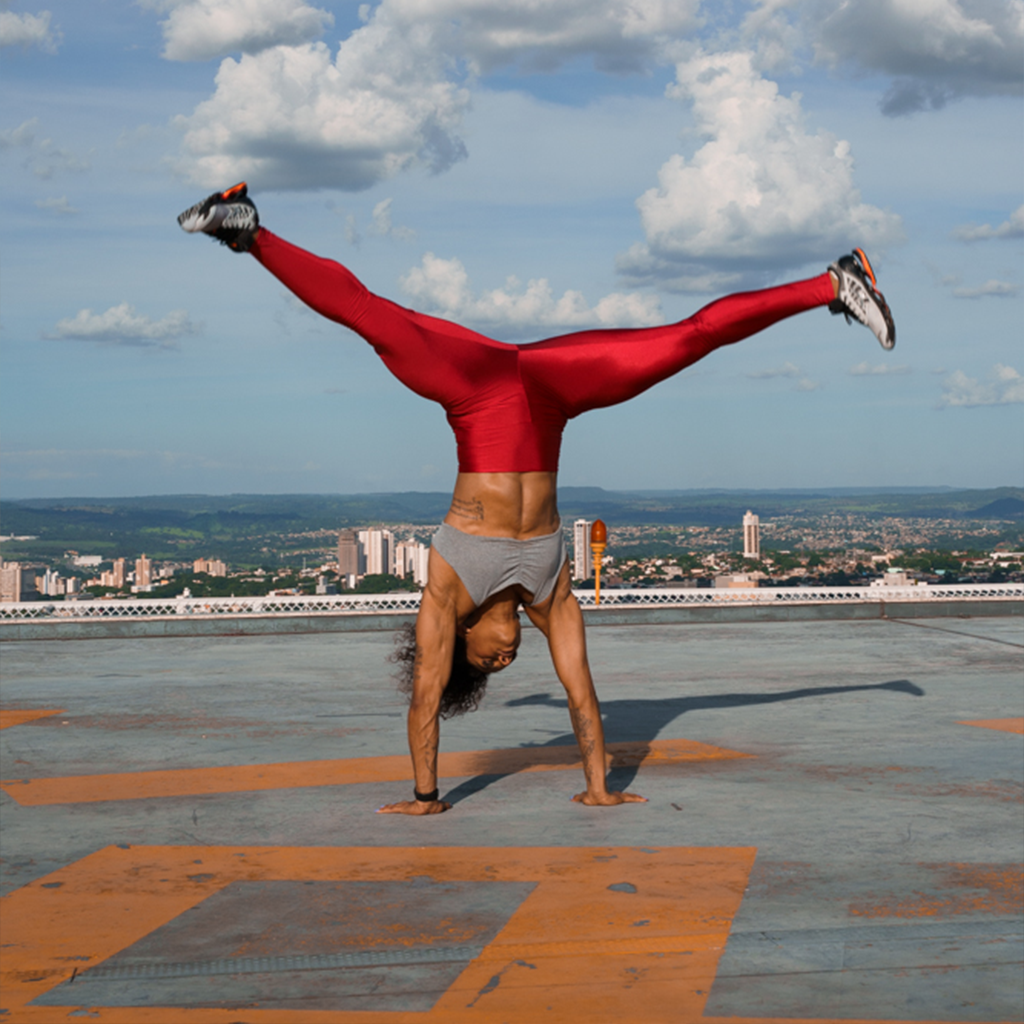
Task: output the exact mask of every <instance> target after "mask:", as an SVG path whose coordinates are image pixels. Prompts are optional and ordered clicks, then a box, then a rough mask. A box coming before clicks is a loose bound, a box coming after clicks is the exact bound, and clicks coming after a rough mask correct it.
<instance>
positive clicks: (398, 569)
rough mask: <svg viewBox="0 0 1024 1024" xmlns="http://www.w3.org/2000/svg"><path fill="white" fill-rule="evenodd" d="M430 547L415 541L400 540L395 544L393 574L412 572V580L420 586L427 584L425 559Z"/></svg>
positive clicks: (406, 574)
mask: <svg viewBox="0 0 1024 1024" xmlns="http://www.w3.org/2000/svg"><path fill="white" fill-rule="evenodd" d="M429 557H430V548H428V547H427V546H426V545H425V544H420V543H418V542H416V541H402V542H401V543H399V544H396V545H395V575H396V576H403V577H404V576H408V575H410V574H412V578H413V581H414V582H415V583H416V584H417V585H418V586H421V587H425V586H426V585H427V560H428V558H429Z"/></svg>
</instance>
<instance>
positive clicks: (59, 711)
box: [0, 708, 64, 729]
mask: <svg viewBox="0 0 1024 1024" xmlns="http://www.w3.org/2000/svg"><path fill="white" fill-rule="evenodd" d="M63 714H64V709H63V708H54V709H53V710H49V709H45V710H43V709H40V708H35V709H31V708H25V709H22V708H13V709H7V710H4V709H0V729H10V727H11V726H12V725H24V724H25V723H26V722H34V721H36V719H38V718H49V717H50V716H51V715H63Z"/></svg>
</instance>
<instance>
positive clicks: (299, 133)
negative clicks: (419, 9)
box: [177, 25, 469, 190]
mask: <svg viewBox="0 0 1024 1024" xmlns="http://www.w3.org/2000/svg"><path fill="white" fill-rule="evenodd" d="M443 64H444V61H443V59H442V56H441V54H439V53H438V52H437V51H436V50H435V49H434V48H433V47H431V46H430V45H429V39H426V40H425V39H423V38H421V37H420V36H418V35H417V34H415V33H413V34H412V35H411V36H410V37H407V38H405V39H401V38H398V37H397V36H395V35H394V34H393V33H389V32H387V31H384V30H382V29H375V27H374V25H369V26H366V27H365V28H364V29H361V30H359V31H358V32H356V33H354V34H353V35H352V36H351V37H350V38H349V39H348V40H347V41H346V42H345V43H343V44H342V46H341V48H340V49H339V51H338V54H337V57H336V59H334V60H332V58H331V53H330V50H329V49H328V48H327V46H326V45H324V44H323V43H314V44H308V45H305V46H296V47H284V46H279V47H275V48H274V49H271V50H265V51H263V52H262V53H258V54H256V55H255V56H243V57H242V58H241V59H240V60H239V61H234V60H232V59H230V58H229V59H227V60H225V61H223V62H222V64H221V66H220V70H219V71H218V72H217V90H216V92H215V93H214V95H213V96H212V97H211V98H210V99H208V100H206V101H205V102H204V103H201V104H200V105H199V106H198V107H197V108H196V109H195V111H194V112H193V114H192V115H191V116H190V117H181V118H178V119H177V121H178V124H179V126H180V127H181V128H183V129H184V131H185V138H184V148H185V151H186V153H187V156H186V158H185V159H184V160H183V161H181V163H180V165H179V168H180V170H181V171H182V172H183V173H185V174H186V175H187V176H188V177H189V178H191V179H192V180H193V181H195V182H197V183H199V184H202V185H203V186H204V187H216V186H217V184H223V183H224V182H225V181H238V180H240V179H243V178H244V179H246V180H247V181H249V182H250V184H252V185H253V186H254V187H255V188H257V189H261V188H262V189H267V188H278V189H316V188H338V189H348V190H358V189H363V188H368V187H369V186H371V185H373V184H374V183H375V182H378V181H381V180H383V179H386V178H389V177H391V176H392V175H393V174H395V173H397V172H398V171H400V170H403V169H405V168H408V167H411V166H413V165H415V164H421V165H426V166H428V167H430V168H431V169H433V170H434V171H441V170H444V169H446V168H447V167H449V166H451V164H452V163H454V162H455V161H456V160H459V159H461V158H462V157H464V156H465V148H464V146H463V144H462V142H461V140H460V139H459V138H458V136H457V135H456V134H455V132H456V129H457V127H458V125H459V122H460V119H461V116H462V113H463V111H464V110H465V108H466V106H467V104H468V102H469V95H468V93H467V92H466V91H465V90H464V89H461V88H458V87H457V86H455V85H454V84H452V83H450V82H448V81H446V80H445V78H444V67H443Z"/></svg>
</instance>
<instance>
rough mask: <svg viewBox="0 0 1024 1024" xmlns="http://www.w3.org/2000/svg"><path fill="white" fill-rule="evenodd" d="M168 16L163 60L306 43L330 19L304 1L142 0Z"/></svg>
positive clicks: (206, 57)
mask: <svg viewBox="0 0 1024 1024" xmlns="http://www.w3.org/2000/svg"><path fill="white" fill-rule="evenodd" d="M146 5H147V6H149V7H155V8H157V9H159V10H164V11H167V12H168V16H167V20H166V21H164V22H162V23H161V25H160V27H161V29H162V30H163V34H164V40H165V42H166V45H165V47H164V53H163V55H164V57H166V58H167V59H168V60H185V61H187V60H210V59H212V58H214V57H222V56H224V55H225V54H228V53H239V52H241V53H259V52H260V51H261V50H266V49H269V48H270V47H272V46H294V45H297V44H300V43H307V42H310V41H312V40H314V39H316V38H317V37H319V36H320V35H322V34H323V32H324V30H325V29H327V28H328V27H329V26H331V25H333V24H334V15H333V14H331V13H329V12H328V11H324V10H321V9H320V8H318V7H312V6H310V5H309V4H307V3H306V2H305V0H146Z"/></svg>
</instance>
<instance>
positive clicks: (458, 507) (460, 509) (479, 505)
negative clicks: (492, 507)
mask: <svg viewBox="0 0 1024 1024" xmlns="http://www.w3.org/2000/svg"><path fill="white" fill-rule="evenodd" d="M451 513H452V515H455V516H462V518H463V519H475V520H476V521H478V522H483V518H484V503H483V502H482V501H481V500H480V499H479V498H471V499H470V500H469V501H464V500H463V499H462V498H452V507H451Z"/></svg>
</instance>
